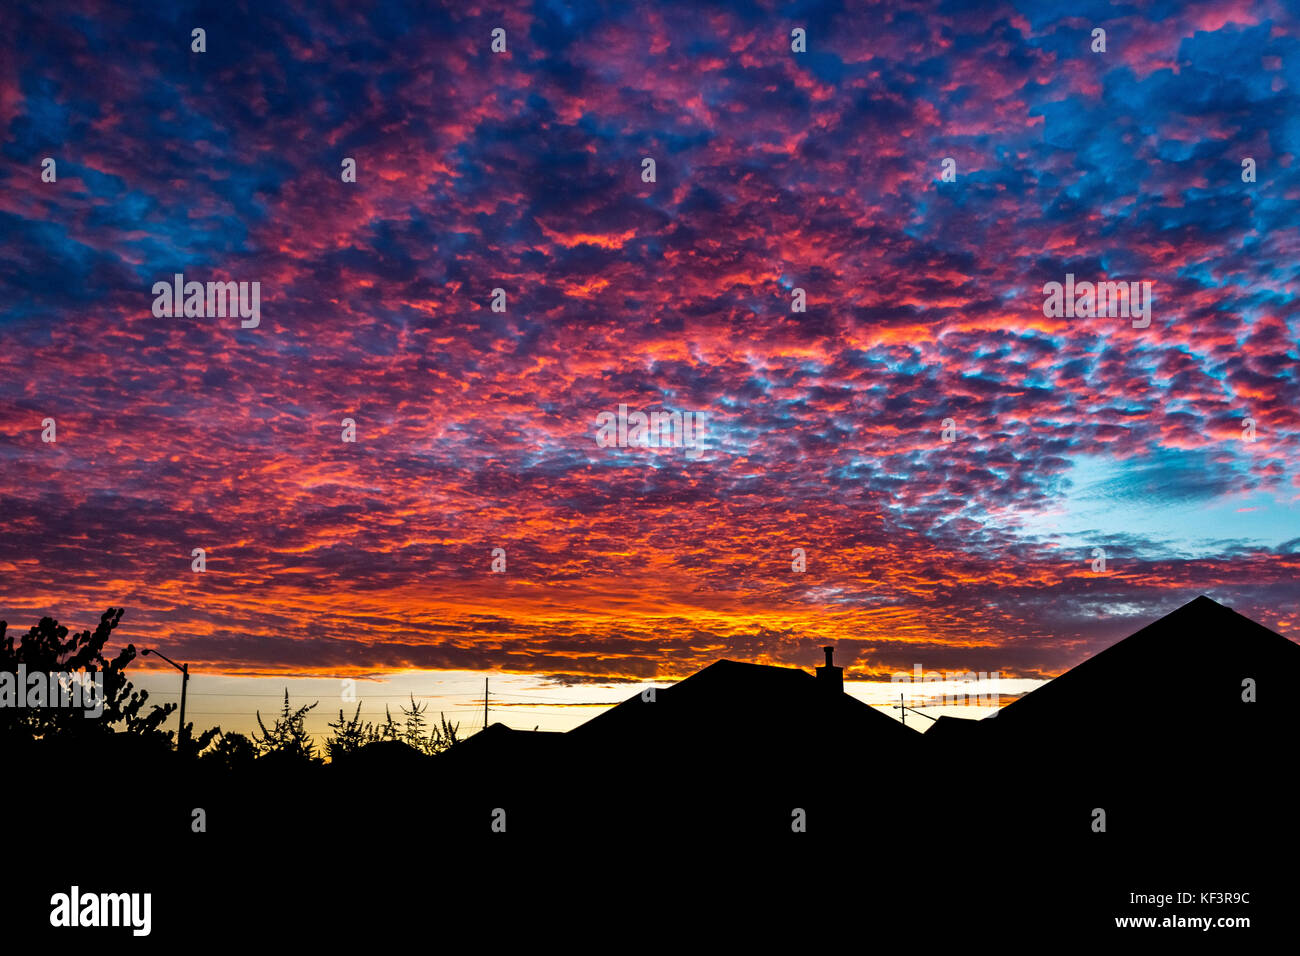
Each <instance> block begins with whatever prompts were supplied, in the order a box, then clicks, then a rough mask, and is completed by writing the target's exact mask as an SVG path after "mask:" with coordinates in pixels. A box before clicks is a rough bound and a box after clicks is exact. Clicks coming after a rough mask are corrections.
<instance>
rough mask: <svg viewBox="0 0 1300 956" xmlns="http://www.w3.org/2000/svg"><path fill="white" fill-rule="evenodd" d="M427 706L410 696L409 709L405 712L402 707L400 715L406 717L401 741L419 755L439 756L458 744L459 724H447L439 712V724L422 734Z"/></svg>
mask: <svg viewBox="0 0 1300 956" xmlns="http://www.w3.org/2000/svg"><path fill="white" fill-rule="evenodd" d="M399 706H400V705H399ZM428 706H429V705H428V704H419V703H417V702H416V700H415V695H414V694H412V695H411V709H410V710H407V709H406V708H405V707H402V714H403V715H404V716H405V717H406V730H405V732H404V733H403V734H402V740H403V741H404V742H405V743H407V744H409V745H410V746H411V747H413V748H414V749H416V750H418V751H420V753H426V754H440V753H442V752H443V751H444V750H449V749H450V748H451V747H453V746H455V745H456V744H457V743H458V742H459V738H458V737H457V736H456V732H457V731H458V730H459V729H460V724H455V725H452V724H449V723H447V718H446V716H445V715H444V714H442V713H441V712H440V713H439V714H438V720H439V723H438V724H436V725H435V726H434V727H433V728H432V729H431V730H430V731H429V732H428V733H427V734H426V733H425V732H424V712H425V710H426V709H427V708H428ZM389 722H390V723H391V722H392V718H391V717H389Z"/></svg>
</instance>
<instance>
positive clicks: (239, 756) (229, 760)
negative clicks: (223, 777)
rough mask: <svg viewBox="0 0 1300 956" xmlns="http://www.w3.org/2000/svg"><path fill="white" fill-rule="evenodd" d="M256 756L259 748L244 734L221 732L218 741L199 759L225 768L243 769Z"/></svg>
mask: <svg viewBox="0 0 1300 956" xmlns="http://www.w3.org/2000/svg"><path fill="white" fill-rule="evenodd" d="M256 757H257V748H256V747H255V746H254V745H253V742H252V741H251V740H249V739H248V738H247V737H245V736H244V735H243V734H221V735H220V737H219V738H218V739H217V741H216V743H214V744H213V745H212V746H211V747H209V748H208V749H207V750H205V751H204V752H203V753H202V754H200V755H199V761H200V762H201V763H205V764H215V765H216V766H218V767H220V768H222V769H223V770H242V769H244V768H246V767H248V766H250V765H251V764H252V763H253V760H254V759H255V758H256Z"/></svg>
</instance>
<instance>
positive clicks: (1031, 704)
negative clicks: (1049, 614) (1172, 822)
mask: <svg viewBox="0 0 1300 956" xmlns="http://www.w3.org/2000/svg"><path fill="white" fill-rule="evenodd" d="M1247 678H1250V679H1253V680H1254V681H1255V682H1256V684H1257V702H1256V703H1255V704H1252V705H1248V706H1252V707H1254V708H1255V710H1253V711H1245V710H1243V701H1242V690H1243V683H1242V682H1243V681H1244V680H1245V679H1247ZM1297 686H1300V645H1296V644H1295V643H1293V642H1292V641H1289V640H1287V639H1286V638H1285V637H1283V636H1282V635H1280V634H1277V633H1275V632H1274V631H1271V630H1269V629H1268V628H1266V627H1264V626H1263V625H1261V624H1257V623H1255V622H1254V621H1252V620H1250V619H1249V618H1247V617H1244V616H1242V615H1241V614H1238V613H1237V612H1235V611H1233V610H1231V609H1230V608H1227V607H1224V606H1223V605H1222V604H1219V603H1218V602H1216V601H1213V600H1211V599H1210V598H1208V597H1205V596H1204V595H1202V596H1200V597H1198V598H1196V599H1195V600H1193V601H1191V602H1189V603H1188V604H1185V605H1183V606H1182V607H1180V608H1178V609H1177V610H1175V611H1173V612H1172V613H1170V614H1167V615H1165V616H1164V617H1162V618H1160V619H1159V620H1157V621H1155V622H1154V623H1152V624H1149V625H1147V626H1146V627H1144V628H1142V629H1141V630H1139V631H1137V632H1136V633H1134V634H1132V635H1131V636H1129V637H1126V638H1124V639H1123V640H1121V641H1119V642H1118V643H1116V644H1114V645H1112V646H1110V647H1108V648H1106V649H1105V650H1103V651H1101V652H1099V653H1097V654H1096V655H1094V656H1092V657H1090V658H1088V659H1087V660H1085V661H1083V662H1082V663H1081V664H1079V665H1077V666H1076V667H1074V668H1072V669H1071V670H1069V671H1067V672H1066V673H1064V674H1062V675H1061V676H1059V677H1057V678H1055V679H1054V680H1052V681H1049V682H1048V683H1046V684H1044V685H1043V686H1042V687H1040V688H1038V689H1037V690H1035V691H1033V692H1032V693H1030V694H1027V695H1025V696H1024V697H1022V698H1020V699H1019V700H1016V701H1014V702H1012V703H1011V704H1008V705H1007V706H1006V707H1005V708H1003V709H1002V710H1001V711H1000V712H999V713H998V714H997V715H996V717H994V718H992V722H993V723H994V724H995V725H996V726H997V728H998V730H999V731H1000V732H1012V731H1014V732H1017V733H1020V732H1024V733H1032V734H1034V735H1047V734H1054V735H1059V734H1063V733H1065V734H1068V733H1088V732H1091V731H1094V730H1097V729H1099V728H1102V727H1108V728H1111V727H1114V726H1120V725H1122V726H1124V727H1127V728H1129V732H1131V733H1135V734H1141V733H1143V732H1144V731H1149V730H1150V729H1152V728H1153V727H1157V728H1184V727H1186V726H1188V724H1189V722H1190V723H1195V724H1197V725H1204V726H1226V724H1224V722H1225V721H1230V722H1236V721H1237V720H1238V719H1240V718H1252V719H1253V718H1254V717H1259V716H1262V714H1263V712H1265V711H1268V712H1272V713H1273V716H1277V714H1276V712H1274V708H1275V707H1276V706H1277V705H1278V704H1280V703H1283V702H1289V701H1290V700H1294V695H1295V689H1296V687H1297ZM1288 706H1289V703H1288ZM1290 709H1291V712H1292V714H1293V715H1294V708H1290Z"/></svg>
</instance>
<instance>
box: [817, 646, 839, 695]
mask: <svg viewBox="0 0 1300 956" xmlns="http://www.w3.org/2000/svg"><path fill="white" fill-rule="evenodd" d="M822 650H823V651H824V652H825V653H826V666H825V667H819V668H817V682H818V683H819V684H820V685H821V686H822V687H824V688H826V690H828V691H835V692H836V693H838V694H842V693H844V668H843V667H836V666H835V665H834V664H832V663H831V655H832V654H834V653H835V648H833V647H823V648H822Z"/></svg>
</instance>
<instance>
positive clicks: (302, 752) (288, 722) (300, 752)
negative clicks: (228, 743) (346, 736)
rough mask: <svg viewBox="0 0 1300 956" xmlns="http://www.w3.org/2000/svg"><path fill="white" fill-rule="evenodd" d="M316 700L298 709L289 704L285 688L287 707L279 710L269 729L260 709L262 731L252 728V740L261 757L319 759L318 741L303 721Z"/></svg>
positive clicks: (307, 760)
mask: <svg viewBox="0 0 1300 956" xmlns="http://www.w3.org/2000/svg"><path fill="white" fill-rule="evenodd" d="M319 703H320V701H317V702H316V704H319ZM316 704H304V705H303V706H302V707H299V708H298V709H297V710H290V708H289V689H288V688H285V691H284V709H283V710H281V711H280V714H279V716H278V717H276V718H275V723H274V724H273V725H272V726H271V728H270V729H267V726H266V724H264V723H262V712H261V711H257V726H258V727H260V728H261V733H258V732H257V731H253V744H254V746H255V747H256V748H257V754H258V756H259V757H268V756H275V757H276V758H277V759H285V758H287V759H292V760H301V761H305V762H308V763H314V762H316V761H319V760H320V758H319V757H318V756H317V755H316V745H315V743H313V742H312V739H311V735H310V734H308V733H307V731H306V729H305V727H304V726H303V725H304V722H305V720H306V717H307V712H308V711H309V710H311V709H312V708H313V707H315V706H316Z"/></svg>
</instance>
